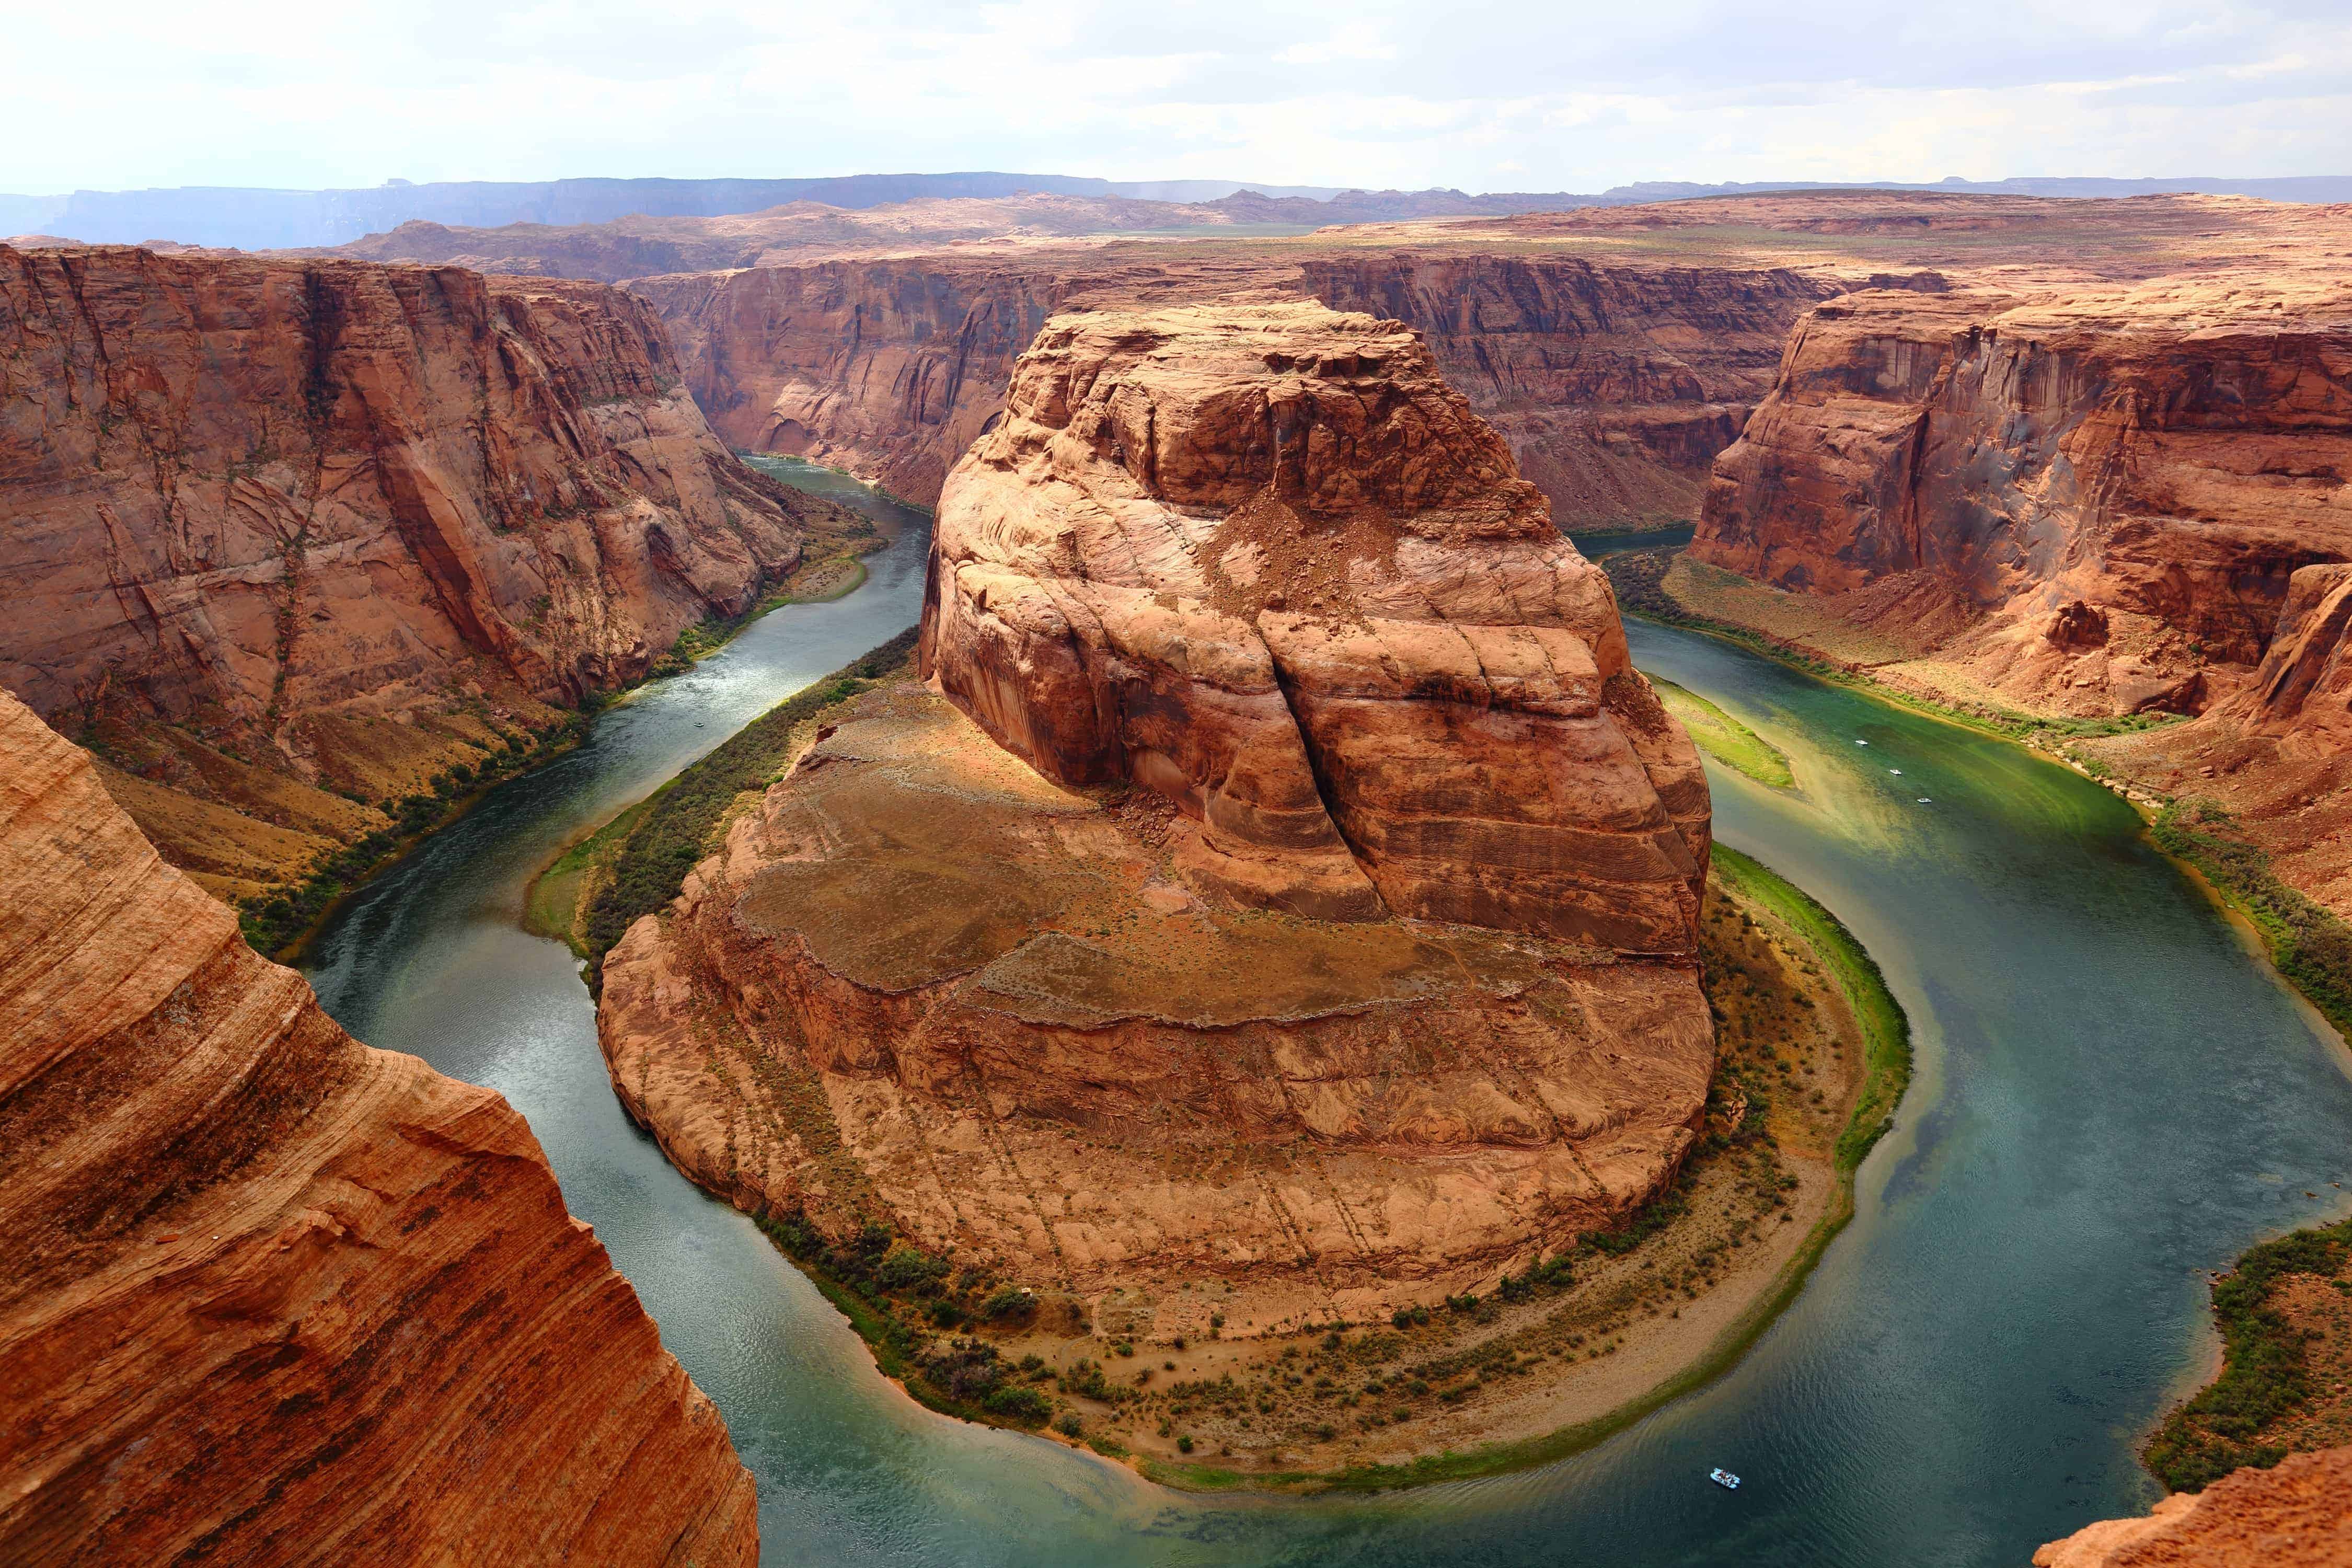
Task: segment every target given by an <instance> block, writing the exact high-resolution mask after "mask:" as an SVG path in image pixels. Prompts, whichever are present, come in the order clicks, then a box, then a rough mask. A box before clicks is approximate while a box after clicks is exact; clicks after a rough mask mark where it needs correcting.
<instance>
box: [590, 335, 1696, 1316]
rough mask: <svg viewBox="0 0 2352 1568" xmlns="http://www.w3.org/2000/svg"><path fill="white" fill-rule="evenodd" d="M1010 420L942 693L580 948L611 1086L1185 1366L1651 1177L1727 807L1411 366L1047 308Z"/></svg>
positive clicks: (1412, 355) (743, 1161)
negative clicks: (1199, 1353) (1181, 1354)
mask: <svg viewBox="0 0 2352 1568" xmlns="http://www.w3.org/2000/svg"><path fill="white" fill-rule="evenodd" d="M1007 402H1008V407H1007V413H1006V416H1005V417H1004V418H1003V420H1002V421H1001V422H1000V423H999V424H998V425H997V426H995V427H994V428H993V429H992V430H991V431H990V432H989V434H988V435H987V436H985V437H982V440H981V441H980V443H979V444H978V445H977V446H976V447H974V448H973V450H972V452H971V455H970V456H969V457H968V458H966V459H965V460H964V462H963V463H962V464H961V465H960V466H959V468H958V469H957V471H956V474H955V475H954V477H953V478H952V479H950V482H949V484H948V487H947V489H946V493H945V494H944V495H943V497H942V499H941V503H940V517H939V527H938V531H937V533H936V535H935V543H934V553H933V562H932V568H931V586H930V604H929V607H928V608H927V610H926V615H925V634H924V639H923V645H922V647H923V662H924V665H925V668H927V669H928V670H929V672H930V681H929V684H928V685H924V684H918V683H916V682H915V681H913V680H911V679H909V680H906V681H901V682H899V683H898V684H894V685H889V686H886V687H884V688H883V689H879V690H876V691H872V692H868V693H866V695H864V696H862V697H860V698H858V699H856V701H855V702H854V703H853V704H852V705H851V706H850V707H849V708H848V709H847V710H845V711H844V712H842V713H840V714H839V715H838V716H837V717H836V718H835V719H834V720H829V721H828V722H827V724H826V727H825V728H824V731H822V733H821V734H820V736H819V737H818V738H817V739H816V740H815V742H814V745H813V746H812V747H811V748H810V749H809V750H808V751H807V752H806V753H805V754H804V755H803V757H802V758H801V760H800V762H799V763H798V764H797V765H796V766H795V767H794V768H793V770H792V771H791V772H790V773H789V774H788V775H787V776H786V777H785V778H784V779H783V780H782V782H781V783H779V784H777V785H775V786H774V787H773V788H772V789H771V790H769V791H768V792H767V795H766V796H765V798H764V799H762V800H761V801H760V802H759V804H758V805H757V807H756V809H753V810H750V811H747V812H744V813H742V814H740V816H737V818H736V819H735V821H734V822H733V825H732V826H731V827H730V829H729V830H728V832H727V835H726V842H725V847H724V849H723V851H722V852H721V853H720V854H719V855H718V856H716V857H714V858H711V859H709V860H708V861H706V862H704V863H703V864H702V865H701V866H700V867H698V868H697V869H696V871H695V872H694V873H693V875H692V876H691V877H690V878H689V879H688V883H687V886H686V890H685V893H684V896H683V897H682V898H681V899H680V900H678V902H677V904H676V906H675V907H674V908H673V909H672V910H669V911H667V912H666V913H664V914H661V915H656V916H647V917H646V918H644V919H642V920H640V921H638V922H637V923H636V925H635V927H634V928H632V930H631V931H630V932H629V934H628V936H627V937H626V938H625V940H624V941H623V942H621V943H620V945H619V946H617V947H616V948H614V951H613V952H612V953H611V954H610V955H609V956H608V958H607V960H606V963H605V967H604V993H603V1000H602V1005H601V1008H600V1012H599V1025H600V1034H601V1037H602V1038H603V1041H604V1049H605V1052H606V1056H607V1058H608V1060H609V1062H610V1065H611V1068H612V1073H613V1079H614V1085H615V1087H616V1088H617V1089H619V1091H620V1093H621V1096H622V1098H623V1100H625V1102H626V1103H627V1104H628V1105H629V1107H630V1109H631V1110H632V1111H633V1112H634V1113H635V1115H636V1116H638V1117H639V1118H640V1119H641V1120H642V1121H645V1122H646V1123H647V1124H648V1125H649V1126H650V1127H651V1128H653V1130H654V1131H655V1132H656V1135H657V1136H658V1137H659V1138H660V1139H661V1141H662V1143H663V1146H664V1147H665V1148H666V1149H667V1151H668V1152H670V1154H671V1156H672V1158H673V1159H675V1160H676V1161H677V1163H679V1164H680V1165H681V1166H682V1167H683V1168H684V1169H686V1170H687V1171H688V1173H690V1174H691V1175H693V1176H694V1177H695V1178H696V1179H697V1180H698V1182H700V1183H702V1184H705V1185H706V1186H709V1187H710V1188H712V1189H713V1190H715V1191H718V1192H720V1193H722V1194H726V1195H728V1196H730V1198H732V1199H733V1200H734V1201H735V1202H736V1203H738V1204H739V1205H742V1206H744V1207H747V1208H751V1209H753V1210H755V1211H766V1212H769V1213H772V1214H778V1215H782V1214H793V1215H800V1216H804V1218H805V1221H806V1222H807V1223H809V1224H812V1225H814V1226H816V1227H817V1228H818V1229H820V1230H821V1231H823V1232H824V1234H826V1235H828V1236H831V1237H835V1238H842V1237H854V1236H856V1234H857V1233H858V1231H859V1229H860V1227H861V1226H866V1225H868V1224H877V1223H878V1224H884V1225H887V1226H890V1227H891V1228H892V1230H893V1231H894V1233H895V1234H897V1235H898V1236H900V1237H904V1238H906V1239H907V1240H908V1241H910V1242H916V1243H919V1244H920V1245H921V1246H923V1247H928V1248H930V1249H932V1250H935V1251H940V1252H951V1253H952V1255H953V1256H954V1257H955V1258H957V1259H958V1260H959V1261H960V1262H961V1263H963V1264H965V1265H966V1266H967V1267H973V1268H983V1267H984V1268H988V1269H990V1270H992V1271H993V1272H995V1273H997V1274H998V1275H1000V1276H1001V1277H1002V1278H1003V1279H1006V1280H1008V1281H1012V1282H1014V1283H1017V1284H1023V1285H1026V1286H1028V1287H1029V1288H1032V1289H1035V1290H1037V1291H1039V1292H1051V1293H1054V1294H1056V1295H1062V1296H1066V1297H1068V1298H1071V1299H1074V1300H1079V1301H1081V1302H1083V1303H1086V1304H1087V1305H1088V1306H1089V1307H1091V1308H1093V1309H1095V1310H1103V1309H1104V1308H1105V1306H1106V1303H1107V1302H1108V1300H1110V1298H1112V1297H1113V1296H1117V1297H1118V1299H1119V1301H1120V1302H1121V1303H1122V1305H1121V1307H1120V1310H1121V1311H1122V1313H1123V1314H1124V1317H1123V1319H1122V1321H1124V1322H1125V1323H1126V1324H1127V1327H1128V1329H1129V1331H1131V1332H1133V1333H1135V1334H1138V1335H1143V1334H1150V1335H1151V1336H1153V1337H1155V1338H1160V1339H1164V1338H1166V1337H1168V1336H1171V1335H1175V1336H1182V1335H1185V1334H1188V1333H1190V1334H1197V1335H1203V1336H1205V1335H1207V1334H1208V1333H1210V1332H1211V1331H1212V1329H1213V1327H1215V1326H1216V1324H1213V1323H1212V1322H1211V1321H1210V1320H1211V1318H1212V1315H1213V1314H1214V1315H1215V1317H1216V1323H1217V1324H1228V1325H1230V1327H1229V1329H1228V1331H1230V1332H1235V1333H1239V1332H1244V1331H1250V1330H1256V1331H1265V1330H1270V1329H1273V1328H1276V1327H1278V1326H1292V1327H1297V1326H1299V1325H1302V1324H1305V1323H1307V1322H1311V1321H1322V1320H1325V1319H1328V1318H1333V1317H1344V1318H1349V1319H1353V1320H1358V1321H1361V1320H1363V1319H1365V1318H1368V1317H1371V1316H1374V1315H1380V1316H1386V1315H1387V1314H1389V1313H1390V1312H1391V1310H1395V1309H1397V1308H1400V1307H1404V1306H1409V1305H1412V1304H1414V1303H1423V1304H1426V1303H1429V1302H1433V1301H1437V1300H1440V1299H1442V1298H1443V1297H1444V1296H1445V1295H1446V1294H1448V1293H1449V1292H1451V1291H1454V1290H1458V1289H1463V1288H1465V1286H1466V1285H1468V1284H1471V1283H1473V1282H1475V1281H1477V1280H1479V1279H1491V1278H1493V1277H1494V1276H1495V1275H1496V1273H1498V1272H1499V1271H1501V1270H1502V1269H1503V1268H1506V1267H1507V1266H1508V1265H1510V1264H1511V1263H1513V1262H1514V1261H1515V1260H1524V1259H1526V1258H1528V1257H1529V1256H1530V1255H1531V1254H1533V1253H1535V1252H1537V1251H1539V1250H1543V1249H1546V1248H1549V1249H1553V1250H1557V1249H1559V1248H1560V1247H1566V1246H1569V1245H1570V1244H1572V1243H1573V1242H1574V1241H1575V1240H1576V1238H1577V1237H1579V1236H1580V1235H1582V1234H1584V1233H1586V1232H1588V1231H1590V1230H1591V1229H1593V1228H1595V1227H1598V1226H1606V1225H1611V1224H1614V1223H1617V1222H1619V1221H1620V1220H1622V1218H1623V1217H1624V1216H1625V1215H1627V1214H1628V1213H1629V1212H1630V1211H1632V1210H1633V1208H1635V1207H1636V1206H1638V1205H1640V1204H1642V1203H1643V1201H1644V1200H1645V1199H1647V1198H1648V1197H1650V1196H1651V1195H1652V1194H1655V1193H1656V1192H1657V1191H1659V1189H1660V1188H1661V1187H1662V1186H1663V1184H1664V1183H1665V1182H1666V1181H1667V1180H1668V1179H1669V1178H1670V1177H1671V1176H1672V1175H1673V1174H1674V1173H1675V1170H1676V1168H1677V1166H1678V1164H1679V1163H1680V1162H1681V1161H1682V1159H1683V1157H1684V1155H1685V1152H1687V1150H1688V1149H1689V1147H1690V1146H1691V1143H1692V1142H1693V1139H1694V1136H1695V1133H1696V1129H1697V1128H1698V1126H1699V1125H1700V1123H1701V1121H1702V1115H1703V1110H1704V1108H1705V1105H1706V1098H1707V1091H1708V1085H1709V1079H1710V1076H1711V1073H1712V1070H1713V1067H1714V1060H1715V1046H1714V1037H1713V1031H1712V1027H1711V1026H1710V1023H1709V1018H1708V1014H1707V1007H1706V1001H1705V999H1704V998H1703V996H1702V995H1701V994H1700V991H1699V985H1698V975H1697V972H1696V959H1695V954H1696V937H1697V926H1698V919H1697V916H1698V892H1699V889H1700V887H1701V884H1702V882H1703V879H1704V875H1705V868H1706V858H1707V853H1708V844H1707V827H1706V824H1707V799H1706V783H1705V778H1704V775H1703V773H1701V772H1700V770H1699V766H1698V763H1697V757H1696V752H1694V751H1693V749H1692V747H1691V744H1690V742H1689V741H1688V740H1687V739H1686V738H1685V736H1684V734H1683V732H1682V731H1681V729H1680V728H1679V726H1678V725H1676V724H1675V721H1673V720H1672V719H1671V718H1670V717H1668V716H1667V715H1666V713H1665V712H1664V710H1663V709H1662V708H1661V707H1660V706H1659V704H1658V703H1657V700H1656V699H1655V697H1654V695H1653V694H1652V693H1651V692H1650V689H1649V688H1648V686H1647V684H1646V683H1645V682H1643V680H1642V679H1641V678H1640V677H1639V676H1638V675H1636V674H1634V673H1633V671H1632V669H1631V667H1630V665H1629V664H1628V662H1627V659H1626V654H1625V648H1624V641H1623V635H1622V628H1621V627H1620V626H1619V624H1618V621H1617V616H1616V612H1615V607H1614V605H1613V603H1612V600H1611V598H1610V596H1609V594H1608V590H1607V584H1606V582H1605V579H1603V578H1602V577H1601V575H1600V574H1599V573H1598V572H1597V570H1596V569H1594V568H1593V567H1591V565H1589V564H1588V563H1585V562H1584V561H1583V559H1582V558H1581V557H1580V556H1579V555H1578V554H1577V553H1576V552H1575V551H1574V549H1573V548H1572V547H1570V545H1569V544H1568V543H1567V542H1566V541H1565V540H1563V539H1562V538H1561V537H1560V536H1559V533H1558V532H1557V531H1556V530H1554V529H1553V528H1552V527H1551V525H1550V522H1549V516H1548V513H1547V510H1546V507H1545V504H1544V501H1543V499H1542V497H1541V496H1540V495H1539V494H1538V492H1537V491H1536V490H1535V489H1533V487H1532V486H1530V485H1528V483H1526V481H1524V480H1522V479H1519V478H1518V477H1517V474H1516V472H1515V471H1514V468H1513V466H1512V464H1511V460H1510V456H1509V452H1508V450H1507V447H1505V446H1504V444H1503V443H1502V441H1501V440H1500V439H1499V438H1498V437H1496V436H1495V435H1494V433H1493V432H1492V431H1491V430H1489V429H1488V428H1486V426H1484V425H1483V424H1482V423H1481V422H1480V421H1479V420H1478V419H1477V418H1476V417H1475V415H1473V414H1472V413H1471V412H1470V410H1469V408H1468V406H1467V405H1466V404H1465V402H1464V400H1463V399H1462V398H1461V397H1460V395H1458V394H1455V393H1454V392H1453V391H1452V390H1451V389H1450V388H1449V387H1447V386H1446V385H1445V384H1444V381H1443V380H1442V379H1441V378H1440V377H1439V375H1438V374H1436V372H1435V369H1434V367H1433V364H1432V363H1431V361H1430V358H1429V355H1428V353H1427V350H1426V349H1425V348H1424V347H1423V345H1422V343H1421V342H1420V341H1419V340H1418V339H1417V338H1416V337H1415V336H1414V334H1413V333H1412V332H1411V331H1409V330H1407V329H1405V328H1403V327H1402V326H1400V325H1397V324H1395V323H1392V322H1381V321H1374V320H1372V319H1370V318H1369V317H1364V316H1359V315H1348V314H1341V313H1336V312H1333V311H1330V310H1325V309H1324V308H1322V307H1320V306H1318V305H1307V304H1288V305H1274V306H1254V307H1252V306H1224V307H1219V308H1215V309H1209V308H1199V309H1181V308H1180V309H1170V310H1156V311H1136V312H1129V313H1118V312H1096V313H1087V314H1080V315H1074V316H1069V317H1065V318H1058V319H1056V320H1055V321H1052V322H1049V323H1048V325H1047V326H1046V328H1045V331H1043V332H1042V333H1041V335H1040V336H1039V338H1038V341H1037V342H1036V345H1035V346H1034V348H1033V349H1032V350H1031V351H1030V353H1028V354H1027V355H1025V356H1024V358H1023V360H1022V361H1021V363H1020V364H1019V366H1018V368H1017V369H1016V371H1015V373H1014V376H1013V389H1012V392H1011V394H1010V395H1009V397H1008V400H1007ZM1196 1285H1197V1286H1202V1287H1206V1286H1210V1285H1213V1286H1214V1287H1215V1288H1216V1295H1215V1302H1216V1304H1215V1305H1214V1306H1212V1304H1211V1295H1210V1293H1209V1291H1208V1290H1206V1289H1197V1290H1196V1289H1190V1287H1192V1286H1196Z"/></svg>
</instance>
